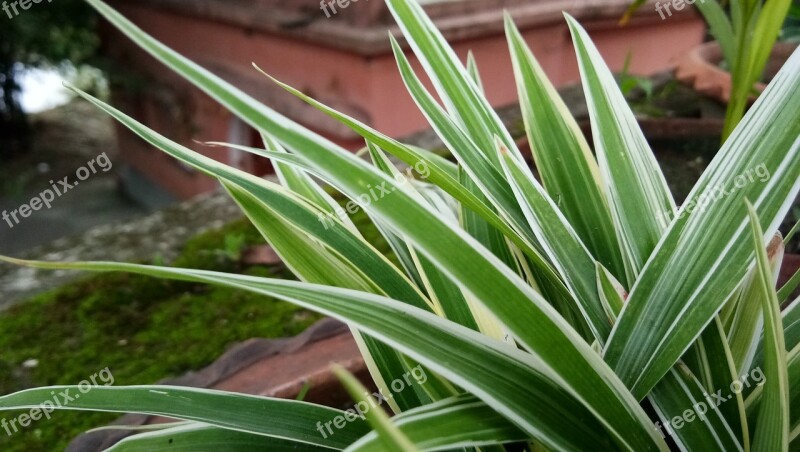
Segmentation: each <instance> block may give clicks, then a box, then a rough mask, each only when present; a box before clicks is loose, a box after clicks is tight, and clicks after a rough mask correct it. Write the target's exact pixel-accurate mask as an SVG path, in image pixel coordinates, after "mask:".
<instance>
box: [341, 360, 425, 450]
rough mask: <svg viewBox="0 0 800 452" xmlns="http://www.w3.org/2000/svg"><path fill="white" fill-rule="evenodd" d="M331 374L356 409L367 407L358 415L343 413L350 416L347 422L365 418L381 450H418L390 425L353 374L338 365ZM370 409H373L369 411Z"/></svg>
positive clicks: (387, 417) (389, 421) (390, 422)
mask: <svg viewBox="0 0 800 452" xmlns="http://www.w3.org/2000/svg"><path fill="white" fill-rule="evenodd" d="M333 373H334V374H336V376H337V377H338V378H339V380H340V381H341V382H342V384H343V385H344V387H345V389H346V390H347V392H348V393H350V397H352V398H353V400H355V401H356V407H358V408H361V404H362V403H363V404H364V406H365V407H367V408H365V409H361V410H360V411H358V413H356V411H355V410H352V409H351V410H352V411H350V412H348V411H345V413H346V414H350V417H349V418H345V419H346V420H347V421H348V422H351V421H352V420H354V419H356V418H357V417H358V415H359V414H360V415H361V417H363V418H366V420H367V422H369V424H370V425H371V426H372V428H373V429H374V431H375V432H377V433H378V438H379V439H380V442H381V447H382V448H383V450H386V451H394V452H414V451H417V450H419V449H417V448H416V447H415V446H414V444H413V443H412V442H411V441H410V440H409V439H408V438H407V437H406V435H405V434H404V433H403V432H401V431H400V430H399V429H398V428H397V427H396V426H395V425H394V424H392V421H391V420H390V419H389V416H388V415H386V412H384V411H383V410H382V409H381V408H380V407H378V406H377V403H376V402H375V399H374V398H372V396H371V395H370V394H369V391H367V388H365V387H364V385H362V384H361V383H360V382H359V381H358V380H357V379H356V377H354V376H353V374H351V373H350V372H348V371H346V370H345V369H344V368H343V367H341V366H339V365H334V366H333ZM370 407H371V408H373V409H370Z"/></svg>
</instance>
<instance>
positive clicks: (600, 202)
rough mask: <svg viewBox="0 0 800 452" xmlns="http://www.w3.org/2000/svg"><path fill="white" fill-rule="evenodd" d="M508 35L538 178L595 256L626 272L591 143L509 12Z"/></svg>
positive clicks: (618, 275) (616, 271) (622, 273)
mask: <svg viewBox="0 0 800 452" xmlns="http://www.w3.org/2000/svg"><path fill="white" fill-rule="evenodd" d="M506 35H507V36H508V44H509V48H510V49H511V56H512V61H513V63H514V74H515V78H516V81H517V90H518V91H519V98H520V106H521V108H522V116H523V119H524V120H525V131H526V132H527V135H528V141H529V143H530V146H531V151H532V153H533V157H534V160H535V161H536V169H537V170H538V172H539V175H540V176H541V178H542V184H543V185H544V188H545V189H546V190H547V193H548V194H549V195H550V197H551V198H552V199H554V200H556V204H557V205H558V207H559V209H561V211H562V212H563V214H564V216H565V217H566V218H567V220H569V223H570V224H571V225H572V227H573V228H574V229H575V232H576V233H577V234H578V236H579V237H580V238H581V240H582V241H583V243H585V244H586V247H587V248H588V249H589V250H590V251H591V253H592V255H593V256H594V257H595V259H597V260H599V261H600V262H602V264H603V266H605V267H606V268H608V269H611V270H612V273H613V274H614V276H615V277H616V278H618V279H620V278H624V277H625V266H624V264H623V261H622V255H621V254H620V251H619V242H618V239H617V235H616V233H615V231H614V222H613V221H612V219H611V213H610V211H609V207H608V201H607V200H606V197H605V194H604V193H603V189H602V188H601V181H600V176H599V174H598V173H599V169H598V167H597V162H596V161H595V159H594V156H593V155H592V151H591V149H589V144H588V143H587V142H586V139H585V138H584V137H583V133H582V132H581V130H580V128H579V127H578V123H577V122H576V121H575V118H573V117H572V114H571V113H570V112H569V109H568V108H567V106H566V105H565V104H564V101H563V100H562V99H561V96H559V95H558V92H557V91H556V89H555V87H554V86H553V84H552V83H550V81H549V80H548V79H547V75H546V74H545V73H544V70H542V67H541V66H540V65H539V62H538V61H536V58H535V57H534V56H533V54H532V53H531V51H530V49H529V48H528V45H527V44H526V43H525V40H524V39H523V37H522V34H520V32H519V30H518V29H517V27H516V26H515V25H514V22H513V21H512V19H511V16H510V15H508V13H506Z"/></svg>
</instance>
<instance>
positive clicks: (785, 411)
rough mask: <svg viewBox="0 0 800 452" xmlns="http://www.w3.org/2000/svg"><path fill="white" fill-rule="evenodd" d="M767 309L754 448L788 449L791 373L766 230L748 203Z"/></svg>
mask: <svg viewBox="0 0 800 452" xmlns="http://www.w3.org/2000/svg"><path fill="white" fill-rule="evenodd" d="M747 209H748V213H749V215H750V226H751V231H752V235H753V246H754V248H755V254H756V265H757V268H758V281H759V283H760V287H761V290H762V297H761V299H762V301H763V303H762V307H763V309H764V341H765V342H764V343H765V346H764V377H765V382H764V385H763V386H762V388H763V392H762V394H761V397H760V400H759V409H758V420H757V421H756V424H755V433H754V434H753V443H752V444H753V450H765V451H766V450H776V451H777V450H787V449H788V447H789V376H788V370H787V367H786V366H787V360H786V345H785V343H784V337H783V328H781V313H780V307H779V305H778V297H777V294H776V293H775V289H774V280H773V276H772V271H771V270H770V263H769V258H768V257H767V252H766V250H765V249H764V232H763V231H762V229H761V224H760V222H759V219H758V213H756V210H755V208H754V207H753V206H752V205H751V204H750V203H747Z"/></svg>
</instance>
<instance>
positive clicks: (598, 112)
mask: <svg viewBox="0 0 800 452" xmlns="http://www.w3.org/2000/svg"><path fill="white" fill-rule="evenodd" d="M566 18H567V23H568V24H569V26H570V30H571V31H572V39H573V41H574V43H575V51H576V53H577V55H578V63H579V67H580V69H581V75H582V76H581V79H582V80H583V90H584V93H585V94H586V103H587V105H588V107H589V116H590V118H591V120H592V135H593V137H594V146H595V151H596V152H597V160H598V162H599V165H600V173H601V177H602V180H603V182H604V183H605V186H606V193H607V196H608V200H609V203H610V205H611V213H612V217H613V219H614V223H615V224H616V227H617V235H618V237H619V240H620V243H621V246H622V250H623V256H624V258H625V263H626V266H627V267H626V270H627V279H628V281H634V280H636V277H637V276H638V275H639V273H640V272H641V270H642V268H643V267H644V265H645V262H647V260H648V258H649V257H650V254H651V253H652V252H653V249H654V248H655V247H656V244H657V243H658V241H659V239H660V238H661V236H662V234H663V233H664V230H665V229H666V228H667V226H668V225H669V222H670V220H671V219H672V215H673V212H674V211H675V201H673V199H672V195H671V194H670V192H669V188H668V187H667V183H666V181H665V180H664V176H663V174H662V173H661V170H660V169H659V167H658V163H657V162H656V159H655V156H653V152H652V151H651V150H650V146H649V145H648V144H647V140H645V138H644V134H643V133H642V130H641V129H640V128H639V124H638V123H637V122H636V118H635V117H634V115H633V112H632V111H631V109H630V107H629V106H628V103H627V102H626V101H625V97H624V96H623V95H622V93H621V92H620V90H619V87H618V86H617V83H616V81H615V80H614V76H613V75H612V74H611V71H610V70H609V69H608V66H606V64H605V62H604V61H603V58H602V57H601V56H600V53H599V52H598V51H597V48H596V47H595V46H594V44H592V42H591V40H590V39H589V36H588V34H587V33H586V31H585V30H584V29H583V28H582V27H581V26H580V25H579V24H578V23H577V22H576V21H575V19H573V18H572V17H570V16H569V15H566Z"/></svg>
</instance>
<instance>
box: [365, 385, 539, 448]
mask: <svg viewBox="0 0 800 452" xmlns="http://www.w3.org/2000/svg"><path fill="white" fill-rule="evenodd" d="M392 422H393V423H394V424H395V425H397V427H398V428H399V429H400V430H402V431H403V433H404V434H405V435H406V436H408V438H409V439H411V441H412V442H413V443H414V444H415V445H416V446H417V447H419V448H420V449H422V450H452V449H455V448H463V447H481V449H483V447H485V446H488V445H492V444H503V443H511V442H520V441H525V440H527V439H528V437H527V436H526V435H525V433H524V432H522V431H521V430H520V429H519V428H517V427H515V426H514V425H513V424H512V423H510V422H509V421H508V420H506V419H505V418H504V417H503V416H501V415H499V414H498V413H497V412H496V411H494V410H493V409H491V408H489V407H488V406H486V404H484V403H483V402H481V401H480V400H478V399H477V398H475V396H472V395H466V394H465V395H461V396H457V397H451V398H449V399H446V400H442V401H439V402H436V403H432V404H430V405H426V406H424V407H420V408H414V409H413V410H410V411H408V412H405V413H403V414H400V415H398V416H395V417H393V418H392ZM350 449H351V450H353V451H359V452H380V451H382V450H383V449H382V448H381V444H380V441H379V438H378V434H377V433H376V432H372V433H369V434H367V435H366V436H364V437H363V438H361V439H360V440H358V441H357V442H355V443H353V445H351V446H350Z"/></svg>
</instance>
